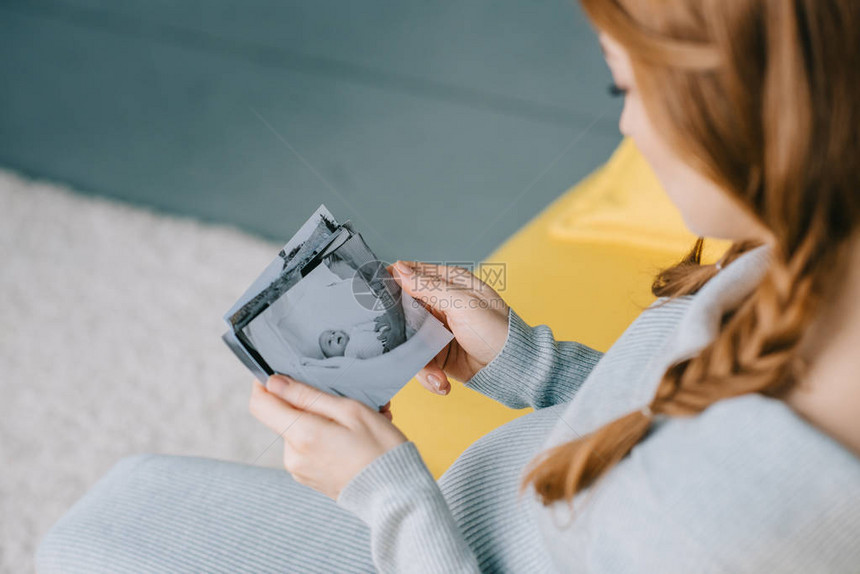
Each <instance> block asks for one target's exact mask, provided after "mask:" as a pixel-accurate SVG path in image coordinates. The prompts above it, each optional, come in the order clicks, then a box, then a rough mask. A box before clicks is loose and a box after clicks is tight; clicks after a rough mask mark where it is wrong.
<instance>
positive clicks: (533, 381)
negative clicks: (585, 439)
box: [465, 308, 603, 409]
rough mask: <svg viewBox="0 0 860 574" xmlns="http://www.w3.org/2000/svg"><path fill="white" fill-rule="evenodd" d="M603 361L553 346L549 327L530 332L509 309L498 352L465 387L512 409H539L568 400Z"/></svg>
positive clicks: (570, 344)
mask: <svg viewBox="0 0 860 574" xmlns="http://www.w3.org/2000/svg"><path fill="white" fill-rule="evenodd" d="M602 356H603V353H601V352H600V351H596V350H594V349H592V348H591V347H587V346H586V345H583V344H581V343H576V342H574V341H556V340H555V337H554V336H553V334H552V330H551V329H550V328H549V327H548V326H547V325H538V326H536V327H531V326H529V325H528V324H527V323H526V322H525V321H524V320H523V319H522V317H520V316H519V315H518V314H517V313H516V312H515V311H514V310H513V308H510V310H509V311H508V336H507V339H506V340H505V344H504V346H503V347H502V350H501V351H500V352H499V354H498V355H496V357H495V358H494V359H493V360H492V361H490V362H489V363H488V364H487V365H486V366H485V367H484V368H482V369H481V370H479V371H478V372H477V373H475V375H474V376H472V378H471V379H469V380H468V381H466V382H465V385H466V386H467V387H469V388H472V389H475V390H476V391H479V392H480V393H482V394H484V395H487V396H488V397H490V398H491V399H494V400H496V401H498V402H500V403H502V404H503V405H505V406H508V407H510V408H512V409H522V408H525V407H532V408H534V409H541V408H544V407H550V406H553V405H556V404H559V403H565V402H568V401H570V399H571V398H573V395H574V394H576V391H578V390H579V387H580V386H581V385H582V383H583V381H585V379H586V378H587V377H588V375H589V374H590V373H591V370H592V369H593V368H594V366H595V365H596V364H597V362H598V361H599V360H600V358H601V357H602Z"/></svg>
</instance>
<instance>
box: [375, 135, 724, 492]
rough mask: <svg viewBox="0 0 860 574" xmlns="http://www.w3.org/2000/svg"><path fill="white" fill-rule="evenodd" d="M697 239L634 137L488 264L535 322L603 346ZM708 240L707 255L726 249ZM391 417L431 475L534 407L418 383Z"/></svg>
mask: <svg viewBox="0 0 860 574" xmlns="http://www.w3.org/2000/svg"><path fill="white" fill-rule="evenodd" d="M695 240H696V237H695V236H694V235H692V234H691V233H690V232H689V231H687V230H686V228H685V227H684V224H683V221H682V220H681V217H680V215H679V213H678V212H677V210H676V209H675V207H674V206H673V205H672V204H671V202H670V201H669V199H668V197H667V196H666V195H665V193H664V192H663V190H662V188H661V186H660V184H659V182H658V181H657V179H656V177H655V176H654V173H653V172H652V171H651V169H650V167H649V166H648V165H647V163H646V162H645V160H644V159H643V158H642V156H641V155H640V153H639V151H638V150H637V149H636V147H635V145H634V143H633V142H632V140H629V139H626V140H624V141H623V142H622V143H621V145H620V146H619V147H618V149H617V150H616V151H615V153H614V154H613V155H612V157H611V158H610V159H609V161H608V162H607V163H606V164H605V165H603V166H602V167H601V168H599V169H598V170H597V171H595V172H594V173H593V174H591V175H590V176H588V177H587V178H586V179H585V180H583V181H582V182H581V183H579V184H578V185H576V186H574V187H573V188H572V189H570V190H568V191H567V192H566V193H565V194H564V195H562V196H561V197H559V198H558V199H557V200H556V201H554V202H553V203H552V204H551V205H549V206H548V207H547V208H546V209H544V210H543V211H542V212H541V213H540V214H539V215H537V216H536V217H535V218H534V219H533V220H532V221H530V222H529V223H528V224H527V225H526V226H525V227H523V228H522V229H521V230H520V231H518V232H517V233H516V234H514V235H513V236H512V237H511V238H509V239H508V240H507V241H505V243H504V244H502V245H501V246H500V247H499V248H498V249H497V250H496V251H495V252H494V253H493V254H492V255H490V256H489V257H488V258H487V259H486V261H485V263H503V264H504V265H505V272H506V273H505V275H506V277H505V284H504V287H503V288H501V289H499V291H500V294H501V295H502V297H504V298H505V300H506V301H507V302H508V304H510V305H511V307H513V308H514V309H516V311H517V313H519V314H520V315H521V316H522V317H523V319H525V320H526V321H527V322H528V323H529V324H531V325H537V324H546V325H549V326H550V327H551V328H552V330H553V333H554V334H555V336H556V338H557V339H559V340H576V341H580V342H582V343H585V344H587V345H590V346H591V347H594V348H596V349H600V350H606V349H607V348H609V346H610V345H611V344H612V342H613V341H614V340H615V339H616V338H617V337H618V336H619V335H620V334H621V332H622V331H624V329H625V328H626V327H627V325H629V324H630V322H631V321H632V320H633V319H634V318H635V317H636V316H637V315H638V314H639V313H640V312H641V311H642V310H643V309H644V308H645V307H647V306H648V305H649V304H650V303H651V302H652V301H653V299H654V298H653V296H652V295H651V292H650V286H651V280H652V279H653V277H654V275H655V274H656V273H657V271H658V270H659V269H660V268H661V267H665V266H668V265H670V264H672V263H674V262H676V261H677V260H678V259H680V258H681V257H682V256H683V255H684V254H685V253H686V252H687V251H689V249H690V247H692V245H693V243H694V242H695ZM727 245H728V244H727V243H725V242H717V241H707V242H706V248H705V259H706V260H710V261H714V260H716V259H717V258H718V257H719V256H720V255H721V254H722V252H723V251H724V250H725V248H726V247H727ZM392 411H393V412H394V422H395V424H397V426H398V427H399V428H400V429H401V430H402V431H403V432H404V433H405V434H406V436H408V437H409V438H410V439H411V440H413V441H415V443H416V444H417V445H418V447H419V449H420V450H421V454H422V456H423V457H424V460H425V461H426V462H427V465H428V467H429V468H430V470H431V472H433V474H434V475H435V476H437V477H439V476H441V474H442V473H443V472H444V471H445V469H447V468H448V466H449V465H450V464H451V463H452V462H453V461H454V460H455V459H456V458H457V457H458V456H459V455H460V453H461V452H463V450H464V449H465V448H466V447H468V446H469V445H470V444H471V443H472V442H474V441H475V440H476V439H478V438H480V437H481V436H483V435H484V434H486V433H487V432H489V431H491V430H493V429H494V428H496V427H498V426H501V425H502V424H504V423H506V422H508V421H510V420H512V419H514V418H516V417H518V416H522V415H523V414H525V413H527V412H529V411H530V409H522V410H512V409H508V408H507V407H504V406H502V405H500V404H498V403H496V402H494V401H492V400H491V399H488V398H487V397H485V396H483V395H481V394H479V393H477V392H475V391H472V390H470V389H467V388H465V387H464V386H463V385H461V384H458V383H454V385H453V389H452V391H451V393H449V395H448V396H446V397H442V396H437V395H433V394H431V393H430V392H428V391H426V390H425V389H424V388H423V387H422V386H421V385H420V383H418V381H417V380H412V381H410V382H409V383H408V384H407V386H406V387H405V388H404V389H403V390H402V391H401V392H400V393H398V395H397V396H396V397H395V398H394V399H393V400H392Z"/></svg>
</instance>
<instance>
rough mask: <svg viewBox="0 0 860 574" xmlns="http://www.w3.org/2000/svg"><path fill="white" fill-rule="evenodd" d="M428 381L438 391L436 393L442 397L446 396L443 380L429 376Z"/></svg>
mask: <svg viewBox="0 0 860 574" xmlns="http://www.w3.org/2000/svg"><path fill="white" fill-rule="evenodd" d="M427 380H428V381H429V382H430V384H431V385H433V388H434V389H436V392H437V393H439V394H440V395H444V394H445V391H444V390H443V389H442V379H440V378H439V377H437V376H436V375H427Z"/></svg>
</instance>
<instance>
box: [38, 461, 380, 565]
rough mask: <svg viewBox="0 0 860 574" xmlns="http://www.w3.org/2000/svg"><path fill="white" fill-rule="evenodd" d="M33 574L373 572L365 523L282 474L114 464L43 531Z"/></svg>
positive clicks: (213, 466)
mask: <svg viewBox="0 0 860 574" xmlns="http://www.w3.org/2000/svg"><path fill="white" fill-rule="evenodd" d="M36 568H37V572H38V573H39V574H51V573H53V572H63V573H76V572H87V573H98V572H112V573H122V572H129V573H131V572H134V573H145V572H372V571H374V568H373V562H372V560H371V556H370V536H369V530H368V528H367V526H366V525H365V524H364V523H363V522H361V521H360V520H359V519H358V518H357V517H355V516H354V515H352V514H351V513H349V512H347V511H346V510H344V509H342V508H340V507H339V506H337V504H335V502H334V501H333V500H331V499H329V498H328V497H326V496H324V495H322V494H319V493H317V492H315V491H314V490H312V489H310V488H307V487H305V486H302V485H300V484H298V483H297V482H295V481H294V480H293V479H292V478H291V477H290V475H289V474H287V473H286V472H284V471H283V470H278V469H270V468H260V467H254V466H247V465H242V464H235V463H229V462H223V461H217V460H211V459H204V458H194V457H180V456H167V455H138V456H132V457H128V458H124V459H122V460H120V461H119V462H118V463H117V464H116V465H115V466H114V467H113V468H112V469H111V470H110V471H109V472H108V473H107V474H106V475H105V476H104V477H103V478H102V479H101V480H99V481H98V482H97V483H96V484H95V485H94V486H93V487H92V488H91V489H90V491H89V492H88V493H87V494H86V496H84V497H83V498H82V499H81V500H79V501H78V502H77V503H76V504H75V505H74V506H73V507H72V508H71V509H70V510H69V511H68V512H67V513H66V515H65V516H63V518H62V519H60V521H59V522H57V523H56V524H55V525H54V526H53V528H52V529H51V530H50V531H49V532H48V534H47V536H46V537H45V538H44V540H43V541H42V543H41V545H40V547H39V549H38V552H37V555H36Z"/></svg>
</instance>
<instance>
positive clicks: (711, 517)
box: [631, 393, 860, 560]
mask: <svg viewBox="0 0 860 574" xmlns="http://www.w3.org/2000/svg"><path fill="white" fill-rule="evenodd" d="M631 458H632V459H633V461H634V463H635V466H636V467H637V468H638V469H639V471H641V474H642V475H641V477H640V478H641V479H642V480H643V481H644V483H645V484H644V485H643V486H645V487H646V488H647V489H648V490H649V492H650V493H651V495H652V496H653V497H654V499H655V500H658V501H660V502H661V505H663V508H664V509H665V511H666V512H667V514H668V515H670V516H671V517H672V518H673V519H674V521H675V522H676V523H677V524H682V525H684V528H687V529H689V534H690V535H691V536H693V537H694V538H696V539H698V540H700V541H707V540H709V539H711V540H714V541H716V540H719V541H720V545H721V548H722V549H724V550H725V551H727V552H731V551H732V548H733V547H734V548H737V547H741V546H743V545H747V544H750V543H751V541H761V540H769V541H771V542H772V543H773V544H774V548H779V549H780V551H782V552H785V553H787V554H788V555H792V556H793V555H795V553H798V559H802V553H800V552H799V550H800V549H801V548H803V549H804V552H820V551H821V545H824V546H827V547H829V548H830V550H832V552H833V553H834V556H844V555H845V552H846V549H849V548H853V550H852V552H853V553H854V555H855V558H857V559H858V560H860V548H858V546H857V544H856V540H857V539H858V537H860V458H858V457H857V456H856V455H855V454H854V453H853V452H851V451H849V450H848V449H846V448H845V447H844V446H843V445H842V444H840V443H839V442H837V441H835V440H834V439H833V438H831V437H830V436H829V435H827V434H825V433H823V432H822V431H820V430H819V429H818V428H816V427H814V426H812V425H811V424H809V423H807V422H806V421H805V420H804V419H803V418H802V417H800V416H799V415H798V414H796V413H795V412H794V411H793V410H792V409H791V407H789V406H788V405H787V404H785V403H784V402H783V401H780V400H778V399H775V398H770V397H765V396H763V395H760V394H757V393H751V394H746V395H741V396H738V397H733V398H729V399H725V400H722V401H718V402H717V403H715V404H713V405H711V406H710V407H709V408H708V409H706V410H705V411H703V412H702V413H700V414H698V415H696V416H690V417H670V418H666V419H660V420H658V421H657V422H656V423H655V427H654V429H653V430H652V431H651V432H650V433H649V436H648V437H647V439H646V440H644V441H643V442H642V443H640V445H638V446H637V447H636V448H634V449H633V451H632V452H631ZM813 541H814V545H817V546H816V547H815V548H814V549H811V548H810V544H812V543H813ZM738 545H739V546H738Z"/></svg>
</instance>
